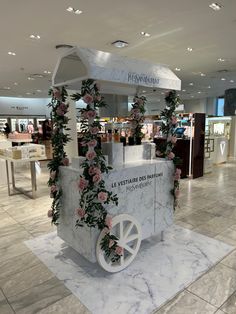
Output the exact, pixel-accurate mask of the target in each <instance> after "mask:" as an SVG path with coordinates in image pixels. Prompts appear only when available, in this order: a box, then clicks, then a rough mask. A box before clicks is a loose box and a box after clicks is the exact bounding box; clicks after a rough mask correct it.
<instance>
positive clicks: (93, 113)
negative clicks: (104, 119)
mask: <svg viewBox="0 0 236 314" xmlns="http://www.w3.org/2000/svg"><path fill="white" fill-rule="evenodd" d="M96 116H97V112H96V111H95V110H89V111H87V118H88V119H94V118H95V117H96Z"/></svg>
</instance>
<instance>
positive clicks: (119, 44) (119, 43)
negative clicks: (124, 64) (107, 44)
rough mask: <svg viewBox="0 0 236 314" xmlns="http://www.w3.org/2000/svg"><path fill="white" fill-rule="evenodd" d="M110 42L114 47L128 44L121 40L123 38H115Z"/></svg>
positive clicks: (123, 46) (122, 46)
mask: <svg viewBox="0 0 236 314" xmlns="http://www.w3.org/2000/svg"><path fill="white" fill-rule="evenodd" d="M111 44H112V45H113V46H115V47H116V48H125V47H127V46H128V45H129V43H127V42H126V41H123V40H116V41H114V42H113V43H111Z"/></svg>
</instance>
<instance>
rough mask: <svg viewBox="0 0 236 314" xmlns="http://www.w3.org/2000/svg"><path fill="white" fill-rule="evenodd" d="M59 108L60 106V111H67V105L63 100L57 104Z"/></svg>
mask: <svg viewBox="0 0 236 314" xmlns="http://www.w3.org/2000/svg"><path fill="white" fill-rule="evenodd" d="M59 108H60V110H62V111H64V112H67V105H66V104H65V103H64V102H62V103H61V104H60V105H59Z"/></svg>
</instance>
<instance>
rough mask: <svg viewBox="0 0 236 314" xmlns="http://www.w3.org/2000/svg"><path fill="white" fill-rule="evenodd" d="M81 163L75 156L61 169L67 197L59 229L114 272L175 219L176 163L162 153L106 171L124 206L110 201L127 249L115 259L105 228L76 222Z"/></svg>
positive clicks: (66, 238) (116, 231) (109, 184)
mask: <svg viewBox="0 0 236 314" xmlns="http://www.w3.org/2000/svg"><path fill="white" fill-rule="evenodd" d="M75 166H76V162H72V167H61V169H60V181H61V186H62V190H63V197H62V211H61V216H60V224H59V226H58V235H59V237H61V238H62V239H63V240H64V241H65V242H66V243H67V244H68V245H70V246H71V247H72V248H74V249H75V250H76V251H77V252H79V253H80V254H81V255H82V256H84V257H85V258H86V259H88V260H89V261H90V262H93V263H94V262H96V261H97V262H98V263H99V264H100V266H101V267H102V268H104V269H105V270H106V271H108V272H118V271H121V270H123V269H124V268H126V267H127V266H128V265H129V264H130V263H131V262H132V261H133V260H134V258H135V256H136V255H137V253H138V250H139V248H140V244H141V240H144V239H146V238H149V237H151V236H152V235H158V234H160V235H161V234H162V233H163V232H164V230H165V229H166V228H167V227H168V226H169V225H171V224H172V222H173V196H172V194H171V189H172V188H173V171H174V166H173V163H172V161H166V160H157V159H156V160H142V161H137V162H132V163H130V162H128V163H125V164H124V165H122V166H117V167H116V169H113V170H112V171H111V172H110V173H109V175H107V176H106V177H105V182H106V186H107V189H108V190H109V191H112V192H114V193H116V194H117V195H118V198H119V205H118V206H110V207H108V212H109V214H110V215H111V216H112V217H113V218H112V229H111V233H112V234H114V235H115V236H116V237H117V238H118V239H119V240H118V245H119V246H121V247H122V248H123V249H124V251H123V255H122V256H121V259H120V260H119V262H115V263H112V262H111V261H110V260H109V259H107V258H106V256H105V255H104V251H103V250H102V249H101V247H100V242H101V240H102V238H103V237H104V231H102V232H101V231H99V230H98V229H97V228H88V227H75V224H76V220H77V219H78V216H77V215H76V213H75V209H76V208H77V207H78V204H79V197H80V195H79V191H78V186H77V182H78V180H79V177H80V174H81V173H82V170H81V169H79V168H75Z"/></svg>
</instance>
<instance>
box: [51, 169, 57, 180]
mask: <svg viewBox="0 0 236 314" xmlns="http://www.w3.org/2000/svg"><path fill="white" fill-rule="evenodd" d="M56 174H57V172H56V171H51V172H50V179H51V180H55V178H56Z"/></svg>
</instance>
